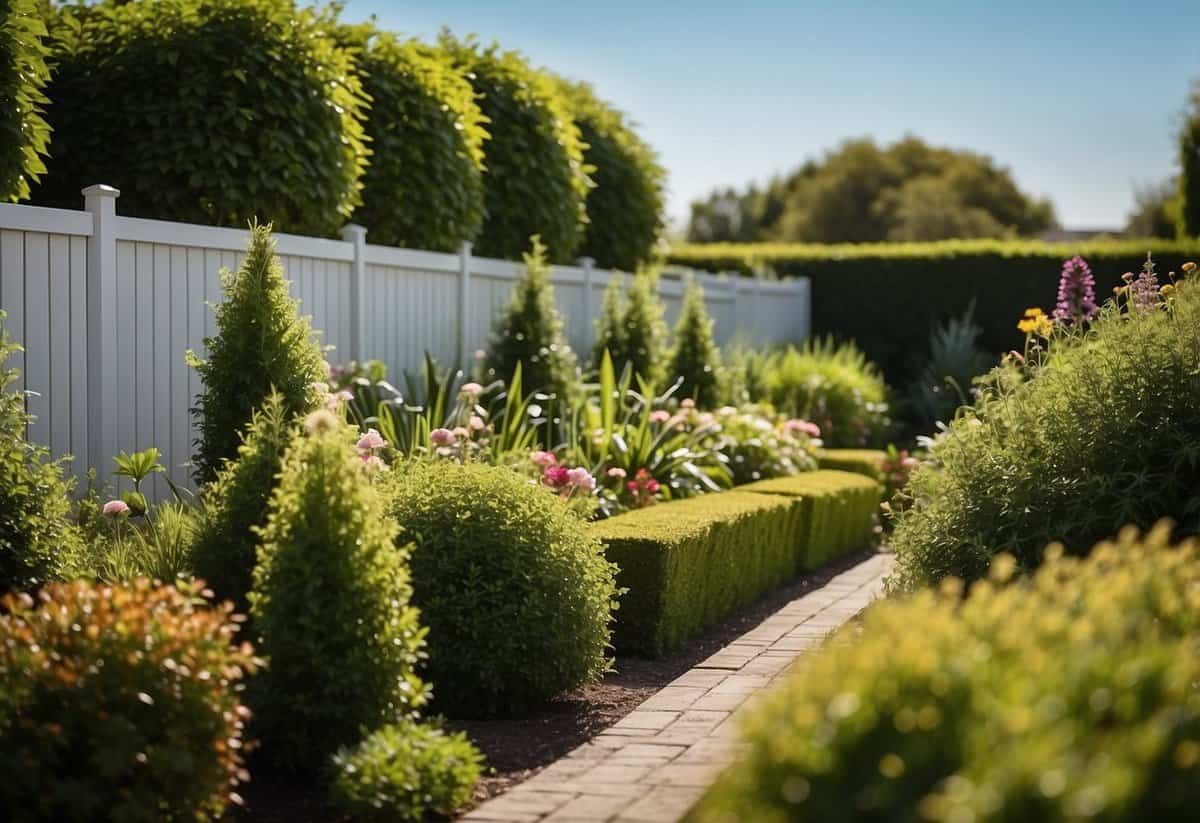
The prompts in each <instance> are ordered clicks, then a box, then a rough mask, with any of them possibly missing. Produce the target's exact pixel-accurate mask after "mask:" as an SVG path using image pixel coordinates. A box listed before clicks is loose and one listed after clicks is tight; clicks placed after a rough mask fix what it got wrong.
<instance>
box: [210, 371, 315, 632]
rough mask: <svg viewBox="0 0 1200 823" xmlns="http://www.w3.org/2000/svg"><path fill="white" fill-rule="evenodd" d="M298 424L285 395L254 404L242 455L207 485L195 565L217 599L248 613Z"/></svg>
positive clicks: (278, 395) (231, 461) (277, 395)
mask: <svg viewBox="0 0 1200 823" xmlns="http://www.w3.org/2000/svg"><path fill="white" fill-rule="evenodd" d="M296 429H297V426H296V425H295V423H293V422H292V420H291V418H290V416H289V415H288V413H287V411H286V409H285V408H284V401H283V396H282V395H280V394H279V393H277V392H272V393H271V394H269V395H267V398H266V400H264V401H263V404H262V406H261V407H260V408H258V409H255V410H254V413H253V416H252V417H251V419H250V424H249V425H248V426H247V427H246V430H245V434H244V438H243V440H242V443H241V445H239V446H238V453H237V457H236V458H235V459H234V460H230V461H228V462H226V463H225V464H224V466H223V467H222V468H221V470H220V471H219V472H218V473H217V478H216V480H214V481H213V482H212V483H211V484H209V485H208V486H206V487H205V488H204V489H203V490H202V491H201V502H202V504H203V510H202V512H201V515H200V517H199V524H198V527H197V533H196V537H195V541H194V544H193V546H192V570H193V571H194V572H195V574H196V577H198V578H200V579H202V580H204V581H205V582H206V583H207V584H208V586H209V588H211V589H212V590H213V592H214V593H215V594H216V596H217V599H219V600H232V601H233V603H234V605H235V606H236V607H237V610H238V611H239V612H241V613H243V614H244V613H246V611H247V608H248V606H249V603H248V601H247V599H246V595H247V594H248V593H249V592H250V586H251V584H252V583H253V580H254V564H255V562H256V561H257V554H258V542H259V540H258V530H259V529H260V528H261V527H262V526H264V525H266V522H267V507H268V504H269V503H270V501H271V494H272V492H273V491H274V490H275V486H276V484H277V482H278V475H279V468H280V466H281V465H282V463H283V456H284V454H285V453H286V452H287V449H288V446H289V445H290V444H291V442H292V440H293V439H294V438H295V436H296Z"/></svg>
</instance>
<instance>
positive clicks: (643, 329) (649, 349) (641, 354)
mask: <svg viewBox="0 0 1200 823" xmlns="http://www.w3.org/2000/svg"><path fill="white" fill-rule="evenodd" d="M614 279H615V280H616V283H615V284H614V282H613V281H612V280H610V281H609V285H608V289H607V290H606V291H605V293H604V305H603V307H602V309H601V325H600V326H599V327H598V328H597V335H596V350H595V352H594V354H595V357H596V363H597V364H599V362H600V361H601V360H602V359H603V356H604V352H605V351H607V352H608V354H609V356H610V357H612V361H613V365H614V366H615V367H616V369H617V373H618V374H620V373H621V372H623V371H624V370H625V369H629V370H630V371H632V373H633V375H634V376H635V377H638V378H641V379H642V380H644V381H645V382H646V383H647V384H648V385H649V386H650V387H654V386H657V385H658V384H659V382H660V381H661V380H662V378H663V366H664V363H663V361H664V359H665V355H664V348H665V341H666V339H667V324H666V322H665V321H664V320H663V304H662V301H661V300H659V298H658V279H659V272H658V270H657V269H654V268H649V267H647V268H642V269H640V270H638V272H637V273H636V274H635V275H633V280H632V282H631V283H630V285H629V289H628V292H627V293H625V294H624V295H622V293H621V291H620V290H621V289H622V288H623V287H624V285H625V282H624V280H625V278H624V276H615V278H614ZM668 377H670V375H668Z"/></svg>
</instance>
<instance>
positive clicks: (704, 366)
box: [667, 280, 721, 408]
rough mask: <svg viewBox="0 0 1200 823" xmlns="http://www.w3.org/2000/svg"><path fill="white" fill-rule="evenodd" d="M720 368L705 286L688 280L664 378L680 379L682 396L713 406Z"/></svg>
mask: <svg viewBox="0 0 1200 823" xmlns="http://www.w3.org/2000/svg"><path fill="white" fill-rule="evenodd" d="M720 368H721V350H720V349H718V348H717V344H716V341H715V340H713V321H712V317H710V316H709V314H708V308H707V307H706V306H705V305H704V289H703V288H701V287H700V284H699V283H697V282H696V281H695V280H691V281H689V282H688V285H687V291H686V292H685V293H684V296H683V309H682V310H681V311H680V312H679V321H678V322H677V323H676V324H675V346H674V348H673V349H672V350H671V357H670V359H669V360H668V362H667V379H668V380H679V379H682V380H683V383H682V384H681V385H680V387H679V391H680V392H681V393H682V395H683V396H684V397H690V398H692V399H693V400H695V401H696V404H697V405H699V406H700V407H701V408H715V407H716V404H717V374H718V371H719V369H720Z"/></svg>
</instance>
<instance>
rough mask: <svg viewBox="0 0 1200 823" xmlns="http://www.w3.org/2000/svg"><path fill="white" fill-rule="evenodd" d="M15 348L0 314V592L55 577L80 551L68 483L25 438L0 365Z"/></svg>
mask: <svg viewBox="0 0 1200 823" xmlns="http://www.w3.org/2000/svg"><path fill="white" fill-rule="evenodd" d="M18 351H20V347H19V346H17V345H15V344H14V343H12V342H11V341H10V340H9V337H8V331H7V329H6V328H5V327H4V313H3V312H0V592H4V591H13V590H18V589H22V590H23V589H28V588H33V587H35V586H37V585H39V584H40V583H44V582H46V581H47V580H48V579H52V578H54V577H57V576H58V575H59V572H60V570H65V569H66V568H67V567H68V566H69V565H70V564H72V563H73V562H74V561H75V559H76V556H77V555H78V554H79V553H80V551H81V550H82V548H83V541H82V540H81V538H80V535H79V532H78V530H77V529H76V528H75V527H74V526H73V525H72V524H71V523H70V522H69V521H68V519H67V518H68V515H69V514H70V494H71V486H72V484H71V483H70V482H69V481H68V480H66V479H65V478H64V477H63V466H62V464H61V463H59V462H55V461H52V460H51V459H50V455H49V453H48V452H47V450H46V449H45V448H44V447H42V446H38V445H35V444H33V443H30V442H29V441H28V440H26V439H25V429H26V427H27V426H28V425H29V419H30V418H29V414H28V413H27V412H26V411H25V395H24V394H23V393H22V392H18V391H15V390H14V388H13V383H15V382H16V379H17V372H16V370H15V369H6V368H5V363H6V362H7V361H8V358H10V357H12V356H13V354H15V353H16V352H18Z"/></svg>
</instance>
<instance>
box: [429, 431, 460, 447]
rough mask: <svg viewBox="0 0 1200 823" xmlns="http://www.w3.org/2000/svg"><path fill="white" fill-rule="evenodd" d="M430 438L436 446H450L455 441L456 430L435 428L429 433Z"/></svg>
mask: <svg viewBox="0 0 1200 823" xmlns="http://www.w3.org/2000/svg"><path fill="white" fill-rule="evenodd" d="M429 440H430V441H431V442H432V443H433V445H435V446H449V445H450V444H451V443H453V442H454V432H452V431H450V430H449V429H434V430H433V431H431V432H430V433H429Z"/></svg>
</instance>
